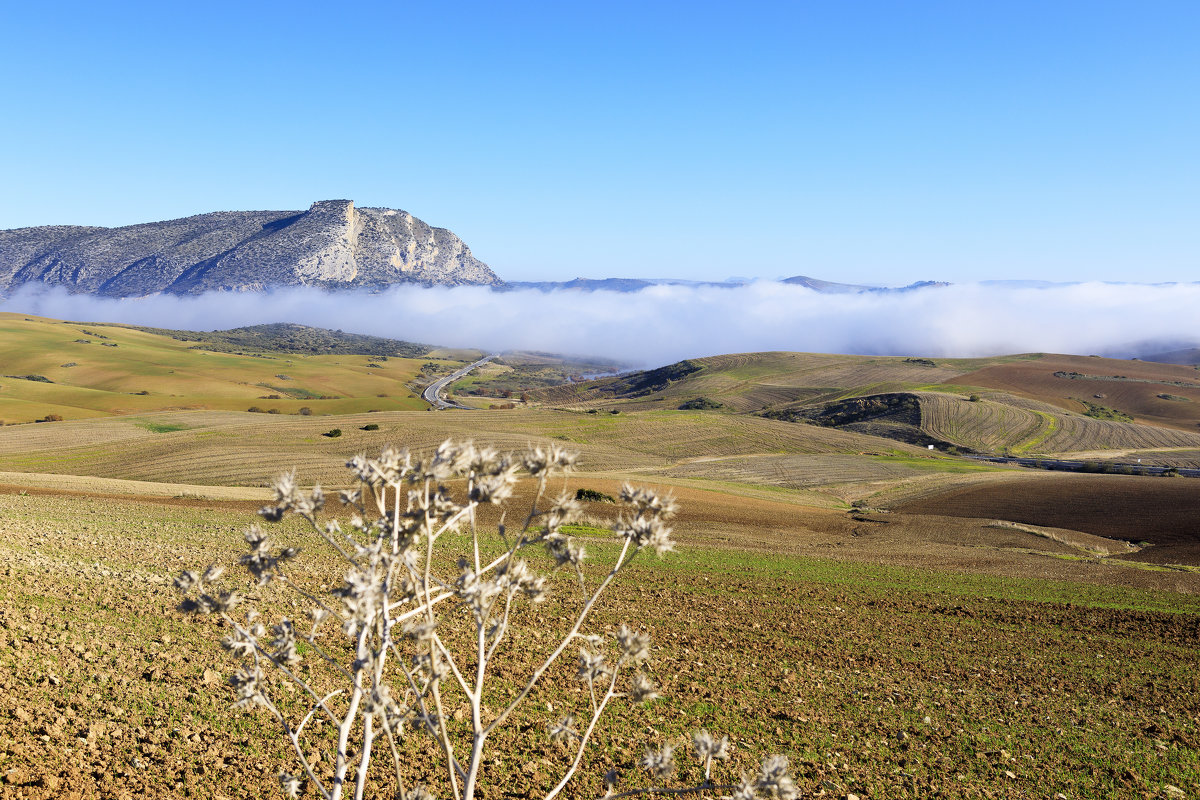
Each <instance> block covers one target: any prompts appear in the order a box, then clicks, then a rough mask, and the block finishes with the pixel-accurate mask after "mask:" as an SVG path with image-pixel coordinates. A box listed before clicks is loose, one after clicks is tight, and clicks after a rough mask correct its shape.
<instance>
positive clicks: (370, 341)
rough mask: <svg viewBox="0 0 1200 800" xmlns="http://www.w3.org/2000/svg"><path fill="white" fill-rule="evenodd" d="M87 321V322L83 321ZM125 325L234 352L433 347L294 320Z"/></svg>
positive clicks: (394, 351) (411, 352) (404, 352)
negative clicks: (205, 326)
mask: <svg viewBox="0 0 1200 800" xmlns="http://www.w3.org/2000/svg"><path fill="white" fill-rule="evenodd" d="M82 324H87V323H82ZM119 327H123V328H132V329H134V330H139V331H146V332H147V333H154V334H158V335H159V336H170V337H171V338H172V339H177V340H179V341H182V342H198V343H200V344H201V345H202V346H203V348H204V349H205V350H211V351H213V352H218V353H233V352H238V351H243V350H271V351H274V352H277V353H306V354H318V355H351V354H360V355H372V356H401V357H403V358H420V357H421V356H423V355H425V354H427V353H428V352H429V351H430V350H432V349H433V347H432V346H430V345H426V344H415V343H413V342H405V341H403V340H401V339H388V338H385V337H383V336H367V335H365V334H361V333H345V332H343V331H331V330H329V329H327V328H313V327H310V326H308V325H297V324H295V323H291V322H273V323H269V324H267V325H250V326H248V327H245V328H232V329H230V330H225V331H206V332H197V331H180V330H171V329H168V328H147V327H144V326H140V325H120V326H119Z"/></svg>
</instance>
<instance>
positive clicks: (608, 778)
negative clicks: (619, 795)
mask: <svg viewBox="0 0 1200 800" xmlns="http://www.w3.org/2000/svg"><path fill="white" fill-rule="evenodd" d="M620 782H621V773H619V772H617V771H616V770H615V769H610V770H609V771H608V772H606V773H604V794H605V795H610V794H612V791H613V789H615V788H617V784H619V783H620Z"/></svg>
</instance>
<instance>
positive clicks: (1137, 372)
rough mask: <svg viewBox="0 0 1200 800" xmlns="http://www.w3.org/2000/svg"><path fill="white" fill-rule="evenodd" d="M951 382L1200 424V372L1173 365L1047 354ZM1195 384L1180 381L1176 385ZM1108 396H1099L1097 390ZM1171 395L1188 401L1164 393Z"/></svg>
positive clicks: (1151, 420)
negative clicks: (1117, 377)
mask: <svg viewBox="0 0 1200 800" xmlns="http://www.w3.org/2000/svg"><path fill="white" fill-rule="evenodd" d="M1055 372H1074V373H1078V374H1080V375H1087V376H1096V377H1097V378H1099V377H1109V376H1115V375H1120V376H1124V377H1126V378H1131V379H1134V380H1128V381H1117V380H1099V379H1096V378H1075V379H1069V378H1061V377H1055V375H1054V373H1055ZM948 383H954V384H958V385H963V386H983V387H986V388H990V389H998V390H1000V391H1003V392H1010V393H1012V394H1016V395H1020V396H1023V397H1030V398H1033V399H1036V400H1041V401H1042V402H1045V403H1051V404H1053V405H1056V406H1059V407H1060V408H1065V409H1068V410H1070V411H1076V412H1082V411H1083V410H1084V407H1083V405H1082V404H1081V403H1080V402H1078V401H1079V400H1086V401H1088V402H1091V403H1096V404H1097V405H1102V406H1106V407H1108V408H1115V409H1117V410H1119V411H1124V412H1125V413H1126V414H1129V415H1131V416H1132V417H1133V418H1134V420H1135V421H1137V422H1143V423H1148V424H1153V425H1164V426H1167V427H1172V428H1180V429H1182V430H1186V431H1190V432H1192V433H1195V432H1196V431H1197V425H1198V424H1200V371H1197V370H1196V369H1194V368H1193V367H1185V366H1176V365H1174V364H1158V363H1152V362H1150V363H1148V362H1145V361H1123V360H1117V359H1111V358H1090V357H1087V356H1064V355H1047V356H1046V357H1045V358H1042V359H1041V360H1039V361H1017V362H1013V363H1009V364H999V365H996V366H992V367H985V368H984V369H981V370H978V371H977V372H970V373H967V374H966V375H959V376H957V377H955V378H952V379H951V380H949V381H948ZM1178 383H1182V384H1193V385H1192V386H1178V385H1175V384H1178ZM1098 394H1099V395H1103V397H1101V398H1096V397H1095V395H1098ZM1160 394H1169V395H1174V396H1176V397H1181V398H1186V399H1185V400H1170V399H1164V398H1161V397H1159V396H1158V395H1160Z"/></svg>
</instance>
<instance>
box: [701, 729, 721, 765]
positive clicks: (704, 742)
mask: <svg viewBox="0 0 1200 800" xmlns="http://www.w3.org/2000/svg"><path fill="white" fill-rule="evenodd" d="M692 752H693V753H694V754H695V755H696V758H697V759H698V760H700V761H707V760H708V759H710V758H719V759H722V760H724V759H727V758H729V737H728V736H722V737H721V738H720V739H717V738H716V737H715V736H713V735H712V734H711V733H709V732H708V731H706V730H703V729H701V730H698V731H696V732H695V733H693V734H692Z"/></svg>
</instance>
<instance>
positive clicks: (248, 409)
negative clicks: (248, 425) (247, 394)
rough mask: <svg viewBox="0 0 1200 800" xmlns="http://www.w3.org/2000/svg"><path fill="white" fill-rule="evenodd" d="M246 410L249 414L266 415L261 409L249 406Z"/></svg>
mask: <svg viewBox="0 0 1200 800" xmlns="http://www.w3.org/2000/svg"><path fill="white" fill-rule="evenodd" d="M246 410H247V411H249V412H250V413H251V414H265V413H266V412H265V411H263V410H262V409H261V408H259V407H258V406H250V407H249V408H247V409H246Z"/></svg>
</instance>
